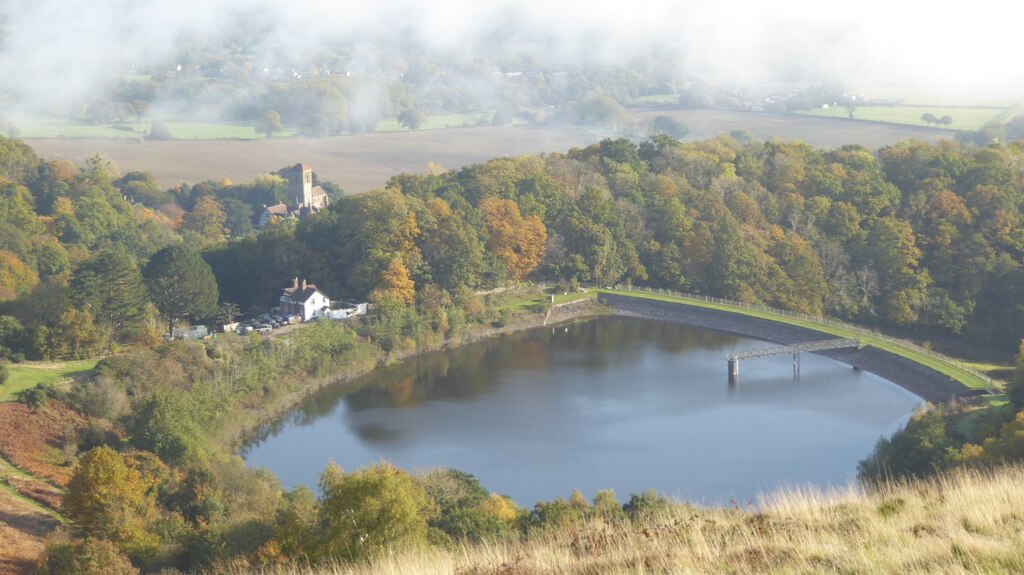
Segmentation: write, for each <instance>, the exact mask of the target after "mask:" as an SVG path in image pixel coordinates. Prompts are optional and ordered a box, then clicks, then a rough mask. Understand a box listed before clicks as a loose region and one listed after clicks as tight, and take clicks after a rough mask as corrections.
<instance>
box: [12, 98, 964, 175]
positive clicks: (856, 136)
mask: <svg viewBox="0 0 1024 575" xmlns="http://www.w3.org/2000/svg"><path fill="white" fill-rule="evenodd" d="M634 112H635V115H636V117H637V118H640V119H644V118H651V117H653V116H655V115H658V114H667V115H670V116H672V117H674V118H676V119H678V120H681V121H682V122H684V123H685V124H686V125H687V126H688V127H689V128H690V135H689V137H688V138H687V139H688V140H703V139H707V138H712V137H714V136H716V135H718V134H720V133H723V132H730V131H732V130H747V131H749V132H750V133H751V134H752V135H753V136H754V137H756V138H761V139H772V138H778V139H783V140H803V141H805V142H808V143H810V144H811V145H814V146H818V147H825V148H829V147H836V146H840V145H843V144H860V145H863V146H865V147H867V148H870V149H875V148H878V147H881V146H885V145H888V144H892V143H894V142H897V141H899V140H905V139H909V138H919V139H924V140H927V141H937V140H939V139H942V138H949V137H951V136H952V132H950V131H947V130H938V129H932V128H915V127H910V126H899V125H895V124H882V123H878V122H861V121H856V120H854V121H849V120H842V119H835V118H815V117H810V116H797V115H790V114H770V113H763V112H757V113H755V112H731V111H718V110H673V109H667V110H666V109H663V108H644V109H637V110H635V111H634ZM607 136H608V134H603V133H601V132H598V131H593V130H587V129H583V128H580V127H575V126H565V127H544V128H540V127H537V128H532V127H506V128H490V127H487V128H458V129H447V130H433V131H424V132H398V133H386V134H364V135H358V136H342V137H337V138H319V139H317V138H288V139H273V140H247V141H241V140H194V141H184V140H176V141H168V142H146V143H139V142H135V141H131V140H99V139H70V138H66V139H60V138H53V139H26V140H25V141H26V143H28V144H29V145H30V146H32V147H33V148H35V150H36V152H37V153H39V154H40V155H42V156H43V157H45V158H47V159H57V158H61V159H66V160H70V161H72V162H75V163H81V162H83V161H84V160H85V159H86V158H89V157H91V156H93V155H96V154H99V155H101V156H103V157H106V158H109V159H112V160H114V161H115V162H116V163H117V164H118V165H119V166H120V168H121V170H122V171H129V170H141V171H147V172H150V173H152V174H153V176H154V177H155V178H156V179H157V182H159V183H160V185H161V186H162V187H170V186H174V185H176V184H179V183H181V182H188V183H194V182H199V181H203V180H211V179H212V180H220V179H221V178H229V179H231V180H232V181H235V182H246V181H249V180H251V179H252V178H254V177H255V176H257V175H259V174H264V173H267V172H271V171H274V170H277V169H279V168H282V167H284V166H287V165H289V164H294V163H296V162H304V163H306V164H309V165H311V166H313V169H314V170H315V171H316V172H317V174H318V175H319V177H320V178H321V179H324V180H327V181H331V182H334V183H336V184H338V185H340V186H341V187H342V188H343V189H344V190H345V191H347V192H350V193H356V192H365V191H367V190H371V189H374V188H379V187H382V186H383V185H384V183H385V182H386V181H387V179H388V178H390V177H391V176H393V175H396V174H400V173H403V172H409V173H423V172H424V171H425V170H426V166H427V162H434V163H436V164H440V165H441V166H444V167H446V168H453V169H454V168H461V167H463V166H466V165H468V164H473V163H477V162H482V161H485V160H488V159H490V158H494V157H499V156H515V155H520V154H529V153H539V152H565V151H567V150H569V149H570V148H573V147H581V146H587V145H590V144H593V143H595V142H597V141H600V140H601V139H602V138H604V137H607Z"/></svg>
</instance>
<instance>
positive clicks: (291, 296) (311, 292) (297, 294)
mask: <svg viewBox="0 0 1024 575" xmlns="http://www.w3.org/2000/svg"><path fill="white" fill-rule="evenodd" d="M330 310H331V298H329V297H327V295H326V294H324V293H323V292H322V291H320V290H319V289H317V287H316V286H315V285H313V284H307V283H306V280H302V283H301V284H300V283H299V278H295V281H294V282H293V283H292V286H291V287H287V288H284V290H282V291H281V311H283V312H284V313H287V314H288V315H297V316H299V317H301V318H302V321H309V320H311V319H313V318H317V317H323V316H326V315H328V312H330Z"/></svg>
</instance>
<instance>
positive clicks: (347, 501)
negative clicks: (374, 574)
mask: <svg viewBox="0 0 1024 575" xmlns="http://www.w3.org/2000/svg"><path fill="white" fill-rule="evenodd" d="M320 489H321V491H322V492H323V498H322V500H321V502H320V518H319V519H320V532H321V534H322V535H321V537H322V539H321V541H320V545H319V552H320V553H319V554H320V555H321V556H322V557H324V558H326V557H341V558H344V559H362V558H368V557H372V556H374V555H376V554H378V553H381V552H384V551H387V550H389V549H395V548H399V547H402V546H408V545H416V544H420V543H423V542H425V541H426V536H427V520H426V516H425V513H424V510H425V507H426V497H425V496H424V495H423V490H422V489H421V488H420V487H419V485H417V484H416V482H415V481H414V480H413V478H412V477H410V476H409V474H408V473H406V472H404V471H402V470H401V469H398V468H397V467H395V466H393V465H391V464H390V463H379V464H377V465H371V466H370V467H366V468H363V469H360V470H358V471H355V472H353V473H344V472H343V471H342V470H341V468H339V467H338V466H337V465H335V464H333V463H331V464H330V465H328V467H327V469H325V470H324V472H323V473H322V474H321V475H320Z"/></svg>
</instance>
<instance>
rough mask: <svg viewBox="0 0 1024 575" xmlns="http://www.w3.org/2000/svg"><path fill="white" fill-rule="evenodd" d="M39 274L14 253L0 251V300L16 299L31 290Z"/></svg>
mask: <svg viewBox="0 0 1024 575" xmlns="http://www.w3.org/2000/svg"><path fill="white" fill-rule="evenodd" d="M38 283H39V274H37V273H36V272H35V270H33V269H32V268H30V267H29V266H28V265H26V264H25V262H23V261H21V258H19V257H18V256H17V255H16V254H14V253H11V252H8V251H0V302H2V301H7V300H12V299H16V298H18V297H19V296H22V295H25V294H27V293H28V292H30V291H32V288H34V287H36V284H38Z"/></svg>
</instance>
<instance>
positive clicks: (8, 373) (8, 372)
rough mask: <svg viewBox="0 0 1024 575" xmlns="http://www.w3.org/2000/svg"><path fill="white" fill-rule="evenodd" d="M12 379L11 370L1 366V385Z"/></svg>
mask: <svg viewBox="0 0 1024 575" xmlns="http://www.w3.org/2000/svg"><path fill="white" fill-rule="evenodd" d="M10 378H11V370H10V369H8V368H7V366H6V365H0V385H3V384H5V383H7V380H8V379H10Z"/></svg>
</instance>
